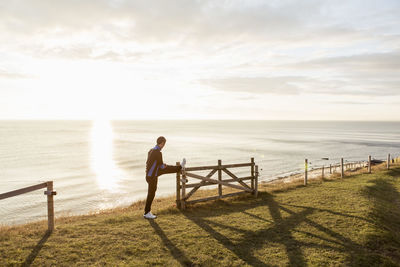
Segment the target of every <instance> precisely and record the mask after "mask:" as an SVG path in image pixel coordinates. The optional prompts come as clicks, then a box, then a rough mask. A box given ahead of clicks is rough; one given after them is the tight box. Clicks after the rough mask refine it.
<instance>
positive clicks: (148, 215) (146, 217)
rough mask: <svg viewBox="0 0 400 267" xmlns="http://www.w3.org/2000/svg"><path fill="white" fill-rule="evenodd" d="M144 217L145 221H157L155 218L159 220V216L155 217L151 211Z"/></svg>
mask: <svg viewBox="0 0 400 267" xmlns="http://www.w3.org/2000/svg"><path fill="white" fill-rule="evenodd" d="M143 217H144V218H145V219H155V218H157V216H156V215H153V214H152V213H151V212H150V211H149V212H148V213H146V214H144V215H143Z"/></svg>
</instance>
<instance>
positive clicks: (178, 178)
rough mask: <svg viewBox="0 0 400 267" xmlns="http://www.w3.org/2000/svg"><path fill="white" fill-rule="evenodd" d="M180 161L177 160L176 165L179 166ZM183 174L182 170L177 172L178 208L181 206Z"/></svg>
mask: <svg viewBox="0 0 400 267" xmlns="http://www.w3.org/2000/svg"><path fill="white" fill-rule="evenodd" d="M179 165H180V163H179V162H177V163H176V166H179ZM180 180H181V174H180V172H177V173H176V207H177V208H178V209H180V208H181V181H180Z"/></svg>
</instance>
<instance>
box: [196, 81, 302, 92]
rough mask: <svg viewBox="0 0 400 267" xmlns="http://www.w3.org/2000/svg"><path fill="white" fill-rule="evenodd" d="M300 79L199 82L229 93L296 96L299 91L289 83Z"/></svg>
mask: <svg viewBox="0 0 400 267" xmlns="http://www.w3.org/2000/svg"><path fill="white" fill-rule="evenodd" d="M302 79H303V78H301V77H231V78H221V79H203V80H199V82H200V83H202V84H205V85H208V86H211V87H213V88H215V89H217V90H222V91H229V92H246V93H255V94H281V95H293V94H298V93H299V89H298V87H297V86H296V85H294V84H291V82H293V81H298V80H302Z"/></svg>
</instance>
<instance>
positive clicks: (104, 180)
mask: <svg viewBox="0 0 400 267" xmlns="http://www.w3.org/2000/svg"><path fill="white" fill-rule="evenodd" d="M90 138H91V169H92V170H93V172H94V173H95V175H96V179H97V184H98V186H99V188H100V189H102V190H109V191H113V190H116V189H117V188H118V182H119V180H120V179H121V170H120V169H119V168H118V167H117V166H116V164H115V161H114V159H113V155H114V149H113V141H114V133H113V129H112V125H111V121H109V120H95V121H93V124H92V130H91V136H90Z"/></svg>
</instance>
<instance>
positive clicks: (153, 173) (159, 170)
mask: <svg viewBox="0 0 400 267" xmlns="http://www.w3.org/2000/svg"><path fill="white" fill-rule="evenodd" d="M166 142H167V140H166V139H165V137H164V136H160V137H158V138H157V145H156V146H155V147H154V148H152V149H150V151H149V153H148V155H147V161H146V181H147V184H148V191H147V199H146V207H145V208H144V215H143V217H144V218H146V219H155V218H157V216H155V215H153V214H152V213H151V212H150V210H151V203H152V202H153V199H154V196H155V194H156V190H157V182H158V176H160V175H163V174H166V173H177V172H180V171H181V170H182V168H185V165H186V159H183V160H182V163H181V166H169V165H166V164H164V162H163V159H162V153H161V149H163V147H164V146H165V143H166Z"/></svg>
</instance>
